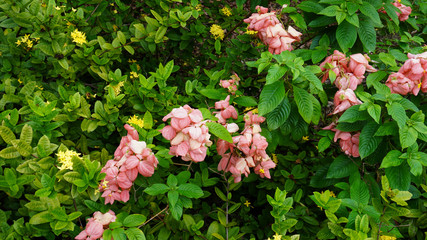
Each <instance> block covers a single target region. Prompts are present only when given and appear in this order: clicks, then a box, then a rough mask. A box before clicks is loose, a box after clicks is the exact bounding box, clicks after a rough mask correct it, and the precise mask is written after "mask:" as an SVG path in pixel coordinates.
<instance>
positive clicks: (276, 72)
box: [265, 64, 287, 84]
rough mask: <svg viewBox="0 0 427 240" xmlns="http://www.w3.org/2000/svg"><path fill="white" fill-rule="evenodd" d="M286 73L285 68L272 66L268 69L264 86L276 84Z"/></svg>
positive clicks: (277, 65) (276, 65)
mask: <svg viewBox="0 0 427 240" xmlns="http://www.w3.org/2000/svg"><path fill="white" fill-rule="evenodd" d="M286 71H287V68H286V67H283V66H280V65H279V64H274V65H273V66H271V67H270V68H269V69H268V73H267V77H266V78H265V79H266V83H265V84H272V83H274V82H276V81H277V80H279V79H280V78H281V77H283V76H284V75H285V73H286Z"/></svg>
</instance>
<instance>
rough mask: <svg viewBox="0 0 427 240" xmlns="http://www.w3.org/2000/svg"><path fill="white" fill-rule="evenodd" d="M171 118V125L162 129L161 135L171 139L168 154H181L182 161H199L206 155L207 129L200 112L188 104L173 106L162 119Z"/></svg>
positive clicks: (208, 143) (207, 143)
mask: <svg viewBox="0 0 427 240" xmlns="http://www.w3.org/2000/svg"><path fill="white" fill-rule="evenodd" d="M169 118H170V119H171V125H167V126H165V127H164V128H163V129H162V135H163V137H164V138H166V139H167V140H169V141H171V148H170V151H169V154H170V155H175V156H181V158H182V160H184V161H194V162H201V161H203V160H204V159H205V157H206V151H207V147H206V146H210V145H212V142H211V141H210V140H209V138H210V136H211V135H210V134H209V129H208V127H207V126H206V121H203V115H202V112H200V110H198V109H192V108H191V107H190V106H188V105H185V106H183V107H179V108H174V109H173V110H172V111H171V112H170V113H169V114H168V115H166V116H165V117H164V118H163V121H166V120H168V119H169Z"/></svg>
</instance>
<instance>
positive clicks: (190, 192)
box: [178, 183, 203, 198]
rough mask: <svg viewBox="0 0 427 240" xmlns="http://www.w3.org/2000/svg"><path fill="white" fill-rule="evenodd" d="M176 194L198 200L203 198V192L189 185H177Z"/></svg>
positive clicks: (197, 187)
mask: <svg viewBox="0 0 427 240" xmlns="http://www.w3.org/2000/svg"><path fill="white" fill-rule="evenodd" d="M178 193H179V194H181V195H183V196H186V197H188V198H200V197H202V196H203V190H202V189H201V188H200V187H199V186H197V185H194V184H191V183H185V184H182V185H179V187H178Z"/></svg>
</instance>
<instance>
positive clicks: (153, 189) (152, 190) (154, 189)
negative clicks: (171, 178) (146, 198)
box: [144, 183, 169, 196]
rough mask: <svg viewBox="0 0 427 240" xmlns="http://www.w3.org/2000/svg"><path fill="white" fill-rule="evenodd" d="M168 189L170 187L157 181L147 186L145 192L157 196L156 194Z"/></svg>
mask: <svg viewBox="0 0 427 240" xmlns="http://www.w3.org/2000/svg"><path fill="white" fill-rule="evenodd" d="M168 190H169V187H168V186H166V185H165V184H161V183H155V184H153V185H151V186H150V187H148V188H146V189H145V190H144V192H146V193H147V194H149V195H152V196H155V195H159V194H164V193H165V192H167V191H168Z"/></svg>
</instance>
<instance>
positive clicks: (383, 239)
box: [380, 1, 400, 240]
mask: <svg viewBox="0 0 427 240" xmlns="http://www.w3.org/2000/svg"><path fill="white" fill-rule="evenodd" d="M399 2H400V1H399ZM380 239H381V240H396V238H395V237H392V236H384V235H381V238H380Z"/></svg>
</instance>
